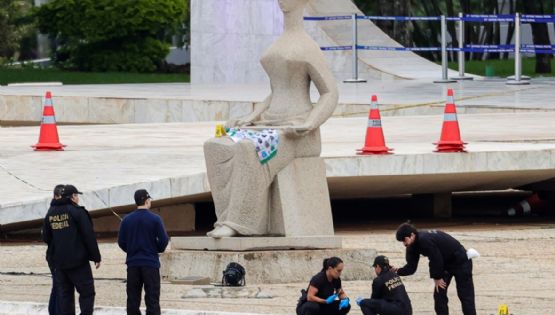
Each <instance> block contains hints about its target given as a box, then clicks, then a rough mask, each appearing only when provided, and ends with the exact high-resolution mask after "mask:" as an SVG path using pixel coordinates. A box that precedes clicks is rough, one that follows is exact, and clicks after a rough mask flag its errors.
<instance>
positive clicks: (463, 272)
mask: <svg viewBox="0 0 555 315" xmlns="http://www.w3.org/2000/svg"><path fill="white" fill-rule="evenodd" d="M396 238H397V240H398V241H399V242H402V243H403V245H405V247H406V259H407V264H406V265H405V266H403V267H402V268H399V269H395V268H392V269H393V271H395V272H396V273H397V274H398V275H400V276H409V275H412V274H414V273H415V272H416V268H417V267H418V261H419V260H420V255H423V256H426V257H428V260H429V261H430V263H429V266H430V278H432V279H434V283H435V290H434V303H435V306H434V308H435V311H436V314H437V315H448V314H449V307H448V306H447V302H448V299H447V288H448V287H449V284H450V283H451V280H452V279H453V277H455V282H456V283H457V295H458V296H459V299H460V300H461V305H462V311H463V314H464V315H476V305H475V302H474V282H473V281H472V260H470V259H469V257H468V256H467V253H466V250H465V248H464V247H463V246H462V245H461V243H459V241H457V240H456V239H455V238H454V237H452V236H451V235H449V234H447V233H445V232H442V231H438V230H429V231H418V230H416V227H414V226H413V225H411V224H409V223H403V224H401V225H400V226H399V228H398V229H397V233H396Z"/></svg>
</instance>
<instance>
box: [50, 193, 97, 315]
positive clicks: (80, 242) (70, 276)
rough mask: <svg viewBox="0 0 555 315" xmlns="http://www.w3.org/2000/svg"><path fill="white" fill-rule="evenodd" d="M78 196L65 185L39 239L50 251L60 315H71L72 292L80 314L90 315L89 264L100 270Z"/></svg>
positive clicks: (88, 219)
mask: <svg viewBox="0 0 555 315" xmlns="http://www.w3.org/2000/svg"><path fill="white" fill-rule="evenodd" d="M80 194H82V193H81V192H79V191H78V190H77V188H76V187H75V186H73V185H66V186H65V187H64V193H63V196H62V199H58V200H53V201H52V205H51V207H50V209H48V213H47V214H46V218H45V219H44V228H43V230H44V232H43V239H44V241H45V242H46V243H47V244H48V246H49V247H52V253H51V255H52V262H53V264H54V267H55V268H56V283H57V286H58V290H59V292H60V293H59V295H58V296H59V297H60V308H61V313H62V314H63V315H66V314H75V308H74V306H73V305H74V302H73V301H74V296H73V288H75V289H76V290H77V292H79V307H80V309H81V314H83V315H89V314H92V313H93V307H94V296H95V291H94V280H93V276H92V271H91V266H90V264H89V261H94V263H95V265H96V268H97V269H98V268H99V267H100V251H99V250H98V244H97V242H96V236H95V234H94V231H93V225H92V220H91V217H90V215H89V212H88V211H87V209H85V208H84V207H81V206H79V195H80Z"/></svg>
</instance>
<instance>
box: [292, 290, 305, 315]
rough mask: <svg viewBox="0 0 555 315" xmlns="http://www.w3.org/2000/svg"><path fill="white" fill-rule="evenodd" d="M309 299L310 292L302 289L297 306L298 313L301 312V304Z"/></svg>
mask: <svg viewBox="0 0 555 315" xmlns="http://www.w3.org/2000/svg"><path fill="white" fill-rule="evenodd" d="M307 301H308V292H307V290H305V289H302V290H301V296H300V297H299V301H298V302H297V307H296V308H295V310H296V312H297V314H300V312H301V306H303V304H304V303H306V302H307Z"/></svg>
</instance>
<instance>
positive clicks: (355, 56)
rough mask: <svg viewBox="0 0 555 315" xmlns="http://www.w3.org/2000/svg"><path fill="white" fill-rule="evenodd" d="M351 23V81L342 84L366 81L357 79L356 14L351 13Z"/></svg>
mask: <svg viewBox="0 0 555 315" xmlns="http://www.w3.org/2000/svg"><path fill="white" fill-rule="evenodd" d="M352 21H353V48H352V51H353V54H352V57H353V66H352V72H353V76H352V79H348V80H345V81H343V82H346V83H359V82H366V80H364V79H359V77H358V49H357V46H358V23H357V14H356V13H353V15H352Z"/></svg>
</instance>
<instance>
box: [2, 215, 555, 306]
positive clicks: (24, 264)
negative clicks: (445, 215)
mask: <svg viewBox="0 0 555 315" xmlns="http://www.w3.org/2000/svg"><path fill="white" fill-rule="evenodd" d="M473 220H474V221H472V222H461V221H451V222H441V223H439V222H438V223H430V222H428V223H424V222H423V223H421V224H420V227H426V228H441V229H443V230H445V231H448V232H450V233H451V234H452V235H454V236H455V237H457V238H458V239H459V240H460V241H461V242H462V243H463V245H465V246H467V247H473V248H476V249H477V250H478V251H479V252H480V253H481V254H482V257H480V258H478V259H477V260H475V261H474V282H475V287H476V301H477V308H478V314H480V315H486V314H493V313H495V311H496V310H497V307H498V305H499V304H501V303H505V304H508V305H509V310H510V312H511V313H513V314H515V315H538V314H551V313H552V307H553V302H554V299H553V291H554V290H555V278H554V277H552V276H551V274H552V270H554V269H555V250H554V249H553V242H554V241H555V221H554V220H553V219H542V220H536V221H535V222H534V221H532V222H529V223H514V222H513V223H510V222H507V221H499V220H498V221H497V223H495V222H493V223H492V222H491V220H490V223H483V220H481V219H473ZM396 225H397V223H394V224H373V225H369V226H360V225H359V226H350V227H343V228H340V229H339V231H338V234H339V235H341V236H343V237H344V246H345V247H349V248H363V247H372V248H376V249H377V250H378V253H380V254H385V255H388V256H389V257H390V258H391V262H392V264H394V265H401V264H402V263H403V262H404V248H403V247H402V245H401V244H400V243H398V242H396V241H395V240H394V236H393V233H394V232H393V231H394V228H395V227H396ZM100 247H101V252H102V255H103V263H102V267H101V268H100V269H99V270H95V271H94V275H95V278H96V288H97V299H96V304H97V305H101V306H124V305H125V284H124V282H123V280H124V278H125V267H124V264H123V263H124V256H123V254H122V252H121V251H120V250H119V249H117V246H116V245H115V244H114V242H113V241H110V240H106V241H103V242H102V244H101V246H100ZM44 251H45V247H44V246H43V245H41V244H40V243H33V244H6V243H0V257H1V258H0V259H1V265H0V266H1V267H0V300H3V301H29V302H40V303H46V302H47V300H48V294H49V288H50V281H51V279H50V278H49V276H48V268H47V267H46V264H45V262H44ZM284 267H287V266H284ZM290 267H291V268H294V266H290ZM346 268H349V263H348V262H346ZM368 270H369V272H370V268H369V269H368ZM10 272H15V273H18V274H16V275H11V274H9V273H10ZM247 272H248V271H247ZM316 272H317V270H315V273H316ZM310 276H311V275H307V281H308V279H309V278H310ZM247 279H248V278H247ZM403 281H404V282H405V285H406V287H407V290H408V292H409V295H410V297H411V299H412V302H413V308H414V311H415V314H419V315H420V314H425V315H426V314H433V301H432V294H431V292H432V288H433V283H432V281H431V280H430V279H429V278H428V273H427V259H422V260H421V262H420V265H419V269H418V271H417V273H416V274H415V275H414V276H411V277H405V278H404V279H403ZM249 286H251V287H252V286H257V285H251V284H249ZM305 286H306V283H288V284H282V285H271V286H270V285H258V287H261V288H263V289H265V290H268V291H270V292H271V293H272V295H273V298H272V299H261V300H255V299H184V298H182V295H183V294H184V293H185V292H187V291H188V290H190V289H191V288H192V287H191V286H186V285H174V284H169V283H167V282H163V284H162V307H163V308H170V309H186V310H210V311H229V312H250V313H260V314H293V312H294V305H295V302H296V299H297V297H298V290H300V289H301V288H303V287H305ZM370 286H371V282H369V281H349V282H346V283H345V284H344V288H345V290H346V292H347V293H348V295H349V296H350V297H352V298H356V297H357V296H364V295H369V294H370ZM450 300H451V303H450V306H451V310H452V312H451V313H452V314H461V311H460V306H459V302H458V299H457V297H456V290H454V286H453V287H452V288H451V290H450ZM352 314H360V310H357V308H356V307H355V308H353V312H352Z"/></svg>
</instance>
